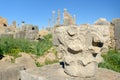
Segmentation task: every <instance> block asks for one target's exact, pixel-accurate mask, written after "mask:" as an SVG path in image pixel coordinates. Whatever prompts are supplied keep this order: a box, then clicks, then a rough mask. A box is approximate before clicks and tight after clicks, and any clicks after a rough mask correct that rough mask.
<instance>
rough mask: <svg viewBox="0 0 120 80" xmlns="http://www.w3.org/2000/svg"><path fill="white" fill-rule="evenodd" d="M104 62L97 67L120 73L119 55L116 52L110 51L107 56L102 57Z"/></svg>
mask: <svg viewBox="0 0 120 80" xmlns="http://www.w3.org/2000/svg"><path fill="white" fill-rule="evenodd" d="M102 57H103V58H104V62H102V63H100V64H99V65H98V66H99V67H102V68H107V69H111V70H114V71H116V72H120V53H119V52H118V51H116V50H110V51H108V53H107V54H104V55H102Z"/></svg>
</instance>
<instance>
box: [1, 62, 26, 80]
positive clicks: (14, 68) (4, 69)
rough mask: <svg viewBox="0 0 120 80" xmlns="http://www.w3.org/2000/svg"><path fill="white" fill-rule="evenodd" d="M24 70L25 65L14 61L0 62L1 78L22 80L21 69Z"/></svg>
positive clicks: (2, 79) (4, 79) (3, 79)
mask: <svg viewBox="0 0 120 80" xmlns="http://www.w3.org/2000/svg"><path fill="white" fill-rule="evenodd" d="M21 70H24V66H23V65H17V64H12V63H3V62H2V63H0V80H20V71H21Z"/></svg>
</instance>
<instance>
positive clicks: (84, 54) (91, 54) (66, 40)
mask: <svg viewBox="0 0 120 80" xmlns="http://www.w3.org/2000/svg"><path fill="white" fill-rule="evenodd" d="M54 39H56V40H55V41H56V42H55V43H54V45H55V46H56V47H57V51H58V53H61V54H62V58H63V62H64V64H63V65H64V71H65V72H66V74H68V75H70V76H78V77H93V76H94V75H95V72H96V68H97V64H98V63H99V62H101V61H102V57H101V52H102V48H103V45H104V39H103V35H102V34H101V33H100V32H99V31H96V29H95V28H92V27H82V28H81V27H77V26H69V27H67V26H63V27H58V28H56V29H55V35H54Z"/></svg>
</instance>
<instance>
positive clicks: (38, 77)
mask: <svg viewBox="0 0 120 80" xmlns="http://www.w3.org/2000/svg"><path fill="white" fill-rule="evenodd" d="M20 73H21V80H120V73H117V72H114V71H111V70H107V69H103V68H99V69H98V71H97V72H96V75H95V76H94V77H87V78H81V77H71V76H69V75H67V74H65V73H64V70H63V69H62V66H60V65H59V64H52V65H46V66H43V67H40V68H34V69H29V70H24V71H21V72H20Z"/></svg>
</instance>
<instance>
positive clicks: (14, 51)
mask: <svg viewBox="0 0 120 80" xmlns="http://www.w3.org/2000/svg"><path fill="white" fill-rule="evenodd" d="M51 47H52V35H51V34H48V35H46V36H44V39H43V40H41V41H29V40H26V39H13V38H11V37H2V38H0V54H1V55H11V56H14V57H19V54H18V53H19V52H26V53H32V54H35V55H37V56H40V55H43V54H44V53H45V51H47V50H48V49H50V48H51Z"/></svg>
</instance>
